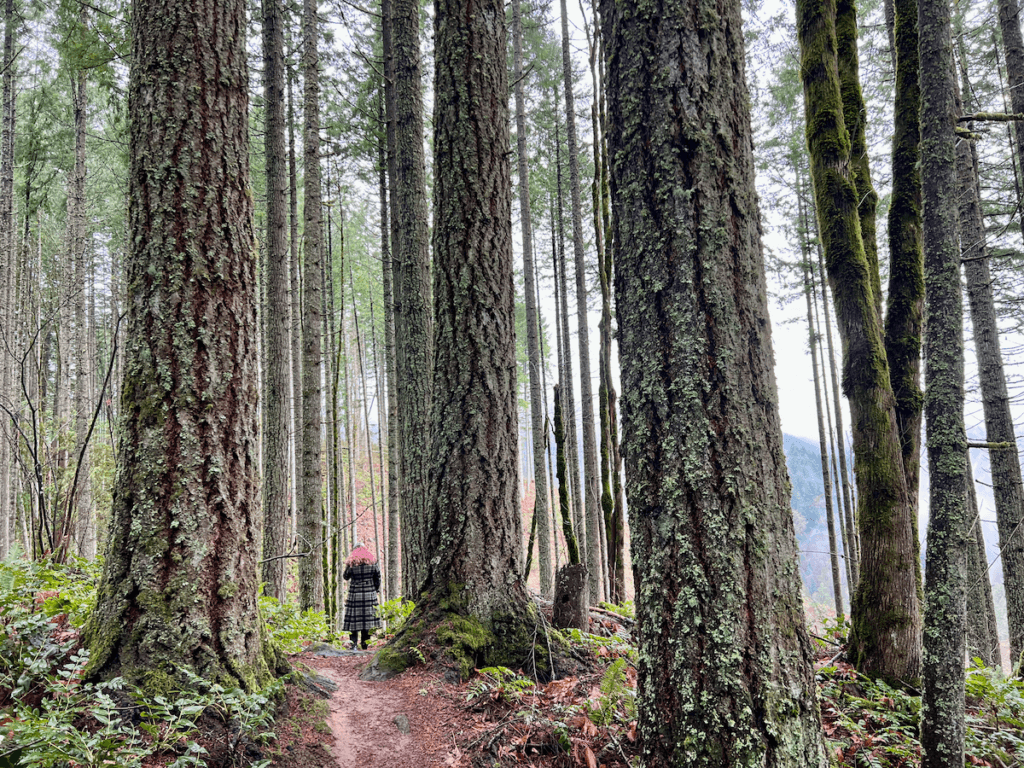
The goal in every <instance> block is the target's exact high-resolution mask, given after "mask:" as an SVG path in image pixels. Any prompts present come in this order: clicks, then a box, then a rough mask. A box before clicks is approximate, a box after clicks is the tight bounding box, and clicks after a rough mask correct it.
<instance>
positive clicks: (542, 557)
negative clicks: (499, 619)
mask: <svg viewBox="0 0 1024 768" xmlns="http://www.w3.org/2000/svg"><path fill="white" fill-rule="evenodd" d="M520 5H521V4H520V2H519V0H513V2H512V40H513V62H514V70H513V75H512V76H513V78H515V97H516V149H517V150H518V154H519V221H520V226H521V227H522V230H523V277H524V283H525V289H524V293H525V300H526V354H527V356H528V358H529V365H528V368H529V372H530V375H529V378H530V428H531V430H532V432H533V476H534V484H533V490H534V504H533V516H534V518H535V519H536V520H537V568H538V570H539V572H540V591H541V594H542V595H545V596H547V595H550V594H551V589H552V580H551V574H552V571H551V530H550V525H549V521H548V484H547V475H546V474H545V472H544V420H543V419H544V413H543V410H544V408H543V405H544V400H543V398H544V390H543V389H542V387H541V381H540V379H541V373H540V368H541V365H542V364H543V361H542V360H541V356H540V343H539V340H538V339H539V330H538V329H539V327H540V323H539V317H538V311H537V301H536V290H535V288H534V281H533V223H532V222H531V220H530V171H529V156H528V150H527V148H526V104H525V102H526V97H525V95H524V88H523V19H522V8H521V7H520Z"/></svg>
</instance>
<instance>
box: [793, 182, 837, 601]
mask: <svg viewBox="0 0 1024 768" xmlns="http://www.w3.org/2000/svg"><path fill="white" fill-rule="evenodd" d="M799 186H800V181H799V179H798V181H797V187H798V191H797V195H798V197H801V195H800V191H799ZM800 218H801V220H802V219H803V218H804V211H803V205H802V203H801V205H800ZM807 245H808V244H807V240H806V238H805V237H803V236H801V238H800V250H801V251H802V252H803V255H804V263H803V271H804V296H805V297H806V299H807V335H808V343H809V344H810V347H811V367H812V368H813V370H814V405H815V409H816V411H817V414H818V449H819V452H820V453H821V479H822V483H823V490H824V494H823V495H824V496H825V521H826V524H827V527H828V553H829V563H830V565H831V566H832V597H833V600H834V601H835V608H836V617H837V618H838V619H839V620H840V621H841V620H842V618H843V586H842V581H841V579H840V578H839V550H838V548H837V547H836V527H835V523H834V522H833V515H832V476H831V473H830V472H829V469H828V434H827V433H826V432H825V414H824V409H823V408H822V402H821V381H820V379H819V377H818V335H817V333H816V331H815V325H814V306H813V303H812V301H811V280H812V274H811V270H810V263H809V259H808V257H809V253H808V251H809V250H810V249H809V248H808V247H807Z"/></svg>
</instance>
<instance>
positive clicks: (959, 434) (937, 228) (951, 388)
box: [918, 0, 968, 768]
mask: <svg viewBox="0 0 1024 768" xmlns="http://www.w3.org/2000/svg"><path fill="white" fill-rule="evenodd" d="M918 31H919V49H920V52H921V53H920V56H921V104H922V110H921V179H922V184H921V190H922V203H923V206H922V210H923V217H922V220H923V224H924V228H923V233H924V253H925V273H924V274H925V312H926V313H927V316H928V325H927V329H926V336H925V391H926V392H927V395H926V397H925V417H926V425H927V426H926V428H927V433H926V442H927V446H928V472H929V482H928V491H929V493H928V538H927V545H926V546H927V550H926V552H927V554H926V560H925V610H924V664H923V670H922V671H923V681H924V687H923V691H922V694H921V704H922V711H921V747H922V756H921V768H948V767H949V766H952V765H957V766H959V765H963V764H964V739H965V730H966V728H965V724H964V663H963V659H964V650H965V639H966V624H965V618H964V613H965V610H966V605H965V595H966V583H967V543H968V539H967V532H968V528H967V525H968V521H967V495H966V490H965V488H964V479H965V477H966V469H967V433H966V430H965V429H964V347H963V317H964V313H963V302H962V298H961V288H960V249H959V247H958V243H957V234H958V233H957V204H956V192H957V190H956V150H955V146H956V143H957V139H956V136H955V134H954V128H955V127H956V120H957V116H958V114H959V112H960V110H959V109H958V108H957V104H956V80H955V69H954V66H953V43H952V39H951V37H950V8H949V0H918Z"/></svg>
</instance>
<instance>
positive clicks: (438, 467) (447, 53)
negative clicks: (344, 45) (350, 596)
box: [407, 0, 547, 674]
mask: <svg viewBox="0 0 1024 768" xmlns="http://www.w3.org/2000/svg"><path fill="white" fill-rule="evenodd" d="M434 38H435V41H436V44H435V45H436V47H435V52H436V53H435V56H436V68H435V78H434V131H435V139H434V168H435V176H434V179H435V195H434V222H435V227H434V267H435V268H434V300H435V307H436V309H435V314H434V318H435V326H434V327H435V330H436V337H435V338H436V343H435V345H434V385H435V386H434V404H433V412H432V419H431V421H432V424H431V426H432V431H431V441H432V448H431V471H430V493H429V498H430V502H431V507H430V516H431V521H432V524H431V528H430V541H429V546H430V549H429V551H430V552H431V556H432V557H431V560H430V564H429V570H428V575H427V579H426V581H425V582H424V589H425V592H426V593H427V598H426V599H425V600H423V601H422V602H420V603H418V604H417V609H416V610H417V611H419V612H421V613H420V615H421V616H431V615H433V614H434V613H435V612H438V611H445V610H447V611H449V612H454V613H461V614H462V615H463V616H464V617H465V618H463V619H462V621H463V622H466V621H468V622H471V623H475V624H477V626H478V627H479V628H482V630H483V632H484V633H485V634H486V635H487V640H486V642H485V643H484V645H485V648H478V651H479V652H480V655H482V656H484V659H483V661H484V662H485V663H491V664H494V663H498V664H502V665H504V666H512V667H513V668H515V667H518V666H524V667H527V666H528V665H531V661H532V667H533V671H535V672H537V673H539V674H546V673H545V671H544V668H543V665H544V664H545V661H544V658H545V656H546V653H547V651H546V648H544V647H543V644H542V643H538V644H536V645H535V644H534V642H533V638H534V636H535V627H536V621H537V619H538V616H537V614H536V609H535V608H534V607H533V606H532V604H531V603H530V602H529V598H528V594H527V590H526V583H525V581H524V580H523V578H522V561H521V556H522V543H521V539H522V530H523V528H522V523H521V518H520V507H519V504H518V501H517V486H518V477H517V471H516V469H517V468H516V457H517V445H516V443H517V433H518V428H517V408H516V354H515V307H514V305H515V287H514V284H513V269H512V262H513V257H512V185H511V168H510V162H509V155H510V152H509V138H510V137H509V115H508V69H507V66H506V50H505V48H506V43H505V8H504V4H503V3H502V2H501V1H500V0H436V1H435V4H434ZM468 286H472V290H467V287H468ZM415 615H416V614H414V617H415ZM410 623H413V624H414V625H415V623H414V621H413V620H412V619H411V620H410ZM407 626H408V625H407ZM464 669H465V667H464ZM466 671H468V669H466Z"/></svg>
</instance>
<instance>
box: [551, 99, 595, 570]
mask: <svg viewBox="0 0 1024 768" xmlns="http://www.w3.org/2000/svg"><path fill="white" fill-rule="evenodd" d="M555 104H556V105H557V104H558V88H557V86H555ZM561 150H562V141H561V137H560V136H559V121H558V108H557V106H556V107H555V167H556V169H557V173H556V174H555V176H556V182H557V187H556V192H557V194H556V195H555V199H556V201H557V202H556V206H555V207H554V210H555V211H556V212H557V214H558V240H557V243H558V249H557V253H556V256H555V267H554V269H555V272H556V274H557V277H556V279H555V293H556V296H555V301H556V303H557V304H558V315H557V317H556V319H557V321H558V323H559V331H560V338H561V341H560V343H559V367H560V374H559V378H560V379H561V382H560V383H561V385H562V387H561V390H560V391H561V393H562V397H563V398H564V399H563V401H562V421H563V424H564V425H565V442H566V463H567V467H568V471H569V490H570V494H571V498H572V520H573V528H574V529H575V532H576V540H577V543H578V544H579V547H580V552H581V553H582V554H583V556H584V558H585V557H586V552H587V527H586V518H585V516H584V508H583V495H584V494H583V490H582V488H581V487H580V463H579V441H578V440H577V439H576V398H575V395H574V393H573V384H572V383H573V381H574V380H575V379H574V377H573V374H572V350H571V349H570V345H569V288H568V284H567V283H568V281H567V280H566V269H565V226H564V217H563V215H562V151H561ZM552 229H554V227H552ZM552 239H554V233H552Z"/></svg>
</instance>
